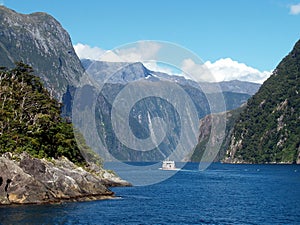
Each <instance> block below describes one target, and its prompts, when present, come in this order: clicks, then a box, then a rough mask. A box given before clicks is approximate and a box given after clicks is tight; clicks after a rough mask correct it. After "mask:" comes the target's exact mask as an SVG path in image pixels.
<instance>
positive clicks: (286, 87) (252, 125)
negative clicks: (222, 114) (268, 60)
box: [224, 41, 300, 163]
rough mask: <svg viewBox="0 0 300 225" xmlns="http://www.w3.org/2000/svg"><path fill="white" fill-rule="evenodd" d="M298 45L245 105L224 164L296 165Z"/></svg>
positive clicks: (299, 151)
mask: <svg viewBox="0 0 300 225" xmlns="http://www.w3.org/2000/svg"><path fill="white" fill-rule="evenodd" d="M299 137H300V41H298V42H297V43H296V44H295V46H294V48H293V50H292V51H291V52H290V53H289V54H288V55H287V56H286V57H285V58H284V59H283V60H282V61H281V62H280V63H279V65H278V66H277V67H276V69H275V70H274V72H273V74H272V76H271V77H270V78H269V79H268V80H266V81H265V82H264V83H263V85H262V86H261V88H260V89H259V91H258V92H257V93H256V94H255V95H254V96H253V97H252V98H251V99H249V101H248V104H247V107H246V108H245V110H244V111H243V112H242V113H241V115H240V118H239V119H238V121H237V123H236V124H235V127H234V130H233V133H232V136H231V141H230V145H229V148H228V150H227V153H226V158H225V160H224V161H225V162H233V163H244V162H247V163H300V138H299Z"/></svg>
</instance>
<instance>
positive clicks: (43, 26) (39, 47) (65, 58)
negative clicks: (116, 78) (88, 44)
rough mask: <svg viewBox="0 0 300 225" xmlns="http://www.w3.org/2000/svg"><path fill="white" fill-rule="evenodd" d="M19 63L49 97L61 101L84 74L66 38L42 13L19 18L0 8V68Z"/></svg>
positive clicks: (54, 22) (12, 12)
mask: <svg viewBox="0 0 300 225" xmlns="http://www.w3.org/2000/svg"><path fill="white" fill-rule="evenodd" d="M16 61H23V62H24V63H26V64H29V65H30V66H32V67H33V68H35V72H36V74H37V75H38V76H39V77H41V78H42V81H43V83H44V85H45V86H46V88H47V89H48V90H49V91H50V93H51V95H53V96H55V97H56V98H57V99H58V100H61V98H62V96H63V94H64V93H65V92H66V90H67V86H68V85H71V86H77V85H78V83H79V80H80V78H81V77H82V76H83V74H84V69H83V68H82V66H81V62H80V60H79V59H78V57H77V55H76V53H75V51H74V49H73V46H72V43H71V39H70V36H69V34H68V33H67V31H65V30H64V29H63V28H62V26H61V24H60V23H59V22H58V21H57V20H55V19H54V18H53V17H52V16H50V15H48V14H46V13H33V14H30V15H23V14H19V13H16V12H15V11H13V10H10V9H8V8H6V7H4V6H0V62H1V65H0V66H4V67H7V68H13V67H14V62H16Z"/></svg>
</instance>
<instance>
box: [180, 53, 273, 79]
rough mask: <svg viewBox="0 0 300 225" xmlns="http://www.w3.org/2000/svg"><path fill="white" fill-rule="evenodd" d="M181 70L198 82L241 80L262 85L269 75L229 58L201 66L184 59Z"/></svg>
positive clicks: (269, 73)
mask: <svg viewBox="0 0 300 225" xmlns="http://www.w3.org/2000/svg"><path fill="white" fill-rule="evenodd" d="M182 70H183V71H184V72H186V73H188V74H189V75H191V76H192V77H193V78H194V79H195V80H198V81H217V82H219V81H229V80H242V81H249V82H256V83H262V82H264V81H265V80H266V79H267V78H268V77H269V76H270V75H271V72H269V71H263V72H261V71H259V70H257V69H255V68H252V67H250V66H247V65H246V64H244V63H240V62H237V61H234V60H232V59H230V58H225V59H219V60H217V61H216V62H213V63H212V62H210V61H207V62H205V63H204V64H203V65H198V64H195V63H194V61H192V60H191V59H186V60H184V61H183V63H182Z"/></svg>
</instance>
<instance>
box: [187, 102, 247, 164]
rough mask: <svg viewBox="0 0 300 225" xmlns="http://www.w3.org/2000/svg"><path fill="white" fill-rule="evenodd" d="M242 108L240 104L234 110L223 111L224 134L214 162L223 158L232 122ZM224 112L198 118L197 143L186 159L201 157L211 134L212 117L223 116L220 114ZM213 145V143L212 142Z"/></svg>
mask: <svg viewBox="0 0 300 225" xmlns="http://www.w3.org/2000/svg"><path fill="white" fill-rule="evenodd" d="M244 108H245V106H242V107H240V108H237V109H235V110H231V111H227V112H224V113H225V114H226V128H225V136H224V140H223V143H222V145H221V147H220V150H219V152H218V154H217V156H216V158H215V160H214V161H215V162H218V161H221V160H222V159H223V158H224V156H225V153H226V150H227V148H228V146H229V144H230V137H231V134H232V131H233V127H234V124H235V122H236V120H237V119H238V118H239V115H240V113H241V111H242V110H243V109H244ZM224 113H219V114H210V115H207V116H205V117H204V118H203V119H201V120H200V125H199V138H198V144H197V146H196V147H195V149H194V151H193V152H192V153H191V154H192V155H191V156H187V160H188V159H189V158H190V160H191V161H192V162H199V161H201V158H202V157H203V154H204V152H205V150H206V147H207V144H208V140H209V137H210V135H211V129H212V118H213V117H222V116H223V115H222V114H224ZM213 145H215V144H214V143H213Z"/></svg>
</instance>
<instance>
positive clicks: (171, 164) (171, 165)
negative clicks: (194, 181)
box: [159, 159, 179, 170]
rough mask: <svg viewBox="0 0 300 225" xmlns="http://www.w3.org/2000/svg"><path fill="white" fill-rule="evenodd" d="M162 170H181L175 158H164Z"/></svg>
mask: <svg viewBox="0 0 300 225" xmlns="http://www.w3.org/2000/svg"><path fill="white" fill-rule="evenodd" d="M159 169H161V170H179V169H178V168H176V166H175V161H173V160H168V159H167V160H164V161H163V162H162V167H161V168H159Z"/></svg>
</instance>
